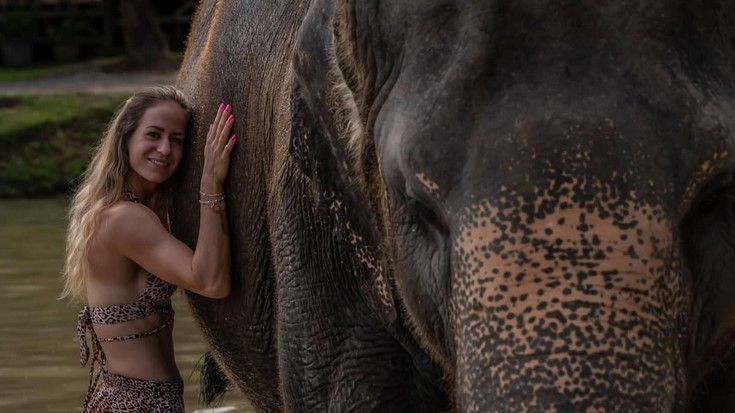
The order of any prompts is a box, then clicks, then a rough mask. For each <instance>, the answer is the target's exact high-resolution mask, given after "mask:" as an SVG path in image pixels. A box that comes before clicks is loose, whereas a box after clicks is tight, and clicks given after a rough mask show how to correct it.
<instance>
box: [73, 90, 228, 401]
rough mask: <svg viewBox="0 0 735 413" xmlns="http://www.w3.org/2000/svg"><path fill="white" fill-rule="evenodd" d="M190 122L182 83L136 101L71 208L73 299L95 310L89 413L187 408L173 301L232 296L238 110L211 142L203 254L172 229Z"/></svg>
mask: <svg viewBox="0 0 735 413" xmlns="http://www.w3.org/2000/svg"><path fill="white" fill-rule="evenodd" d="M189 117H190V112H189V109H188V105H187V102H186V99H185V98H184V95H183V94H182V93H181V92H180V91H178V90H177V89H175V88H174V87H155V88H151V89H149V90H145V91H142V92H139V93H136V94H135V95H133V96H132V97H130V98H129V99H128V100H127V101H126V102H125V103H124V105H123V106H122V107H121V108H120V109H119V110H118V111H117V113H116V114H115V115H114V117H113V120H112V123H111V124H110V126H109V128H108V130H107V132H106V133H105V135H104V137H103V138H102V141H101V142H100V144H99V146H98V147H97V149H96V153H95V155H94V157H93V159H92V162H91V163H90V165H89V168H88V169H87V171H86V173H85V175H84V180H83V181H82V183H81V185H80V187H79V189H78V191H77V193H76V194H75V196H74V199H73V201H72V205H71V210H70V223H69V232H68V237H67V249H66V266H65V271H64V276H65V286H64V293H63V296H73V297H76V298H80V299H82V300H85V301H86V303H87V306H85V307H84V309H83V310H82V311H81V313H80V315H79V324H78V326H77V333H78V336H79V344H80V353H81V355H80V357H81V363H82V365H84V364H86V362H87V360H88V358H89V356H90V351H89V348H88V347H87V343H86V340H85V338H86V332H87V330H90V333H91V346H92V352H91V353H92V354H91V357H92V375H91V377H90V385H89V390H88V392H87V397H86V399H85V401H84V409H85V411H87V412H100V411H104V412H110V411H112V412H118V411H120V412H128V411H135V412H138V411H141V412H154V411H155V412H159V411H160V412H183V411H184V406H183V386H182V381H181V376H180V375H179V371H178V368H177V367H176V362H175V360H174V352H173V342H172V334H171V333H172V329H173V310H172V309H171V301H170V297H171V294H172V293H173V291H174V290H175V289H176V286H180V287H182V288H185V289H187V290H189V291H193V292H195V293H197V294H201V295H203V296H206V297H211V298H223V297H225V296H227V295H228V294H229V291H230V279H229V271H230V265H229V263H230V250H229V239H228V235H227V222H226V216H225V204H224V194H223V192H222V184H223V182H224V180H225V177H226V176H227V171H228V168H229V163H230V155H231V153H232V148H233V146H234V144H235V141H236V140H237V137H236V136H235V135H232V136H230V130H231V128H232V124H233V122H234V116H233V115H232V114H230V105H227V106H225V105H222V104H221V105H220V106H219V108H218V109H217V114H216V116H215V119H214V122H213V123H212V124H211V125H210V127H209V132H208V134H207V142H206V145H205V149H204V167H203V171H202V178H201V185H200V190H201V193H200V195H201V196H200V204H201V205H200V206H201V208H200V221H199V237H198V239H197V247H196V250H195V251H192V250H191V249H189V248H188V247H187V246H186V245H185V244H184V243H182V242H181V241H179V240H177V239H176V238H174V237H173V236H172V235H171V234H170V233H169V229H170V228H169V226H170V224H169V219H168V217H169V202H170V195H171V194H170V181H171V180H170V178H171V176H172V175H174V173H175V172H176V169H177V167H178V166H179V163H180V161H181V158H182V156H183V150H184V146H185V143H186V139H187V126H188V123H189ZM187 207H188V206H187ZM154 274H155V275H154ZM97 361H99V363H100V370H99V372H98V373H97V374H96V375H95V374H94V364H95V362H97ZM93 377H94V379H93Z"/></svg>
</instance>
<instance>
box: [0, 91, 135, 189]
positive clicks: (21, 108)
mask: <svg viewBox="0 0 735 413" xmlns="http://www.w3.org/2000/svg"><path fill="white" fill-rule="evenodd" d="M126 97H127V96H120V95H84V94H58V95H22V96H15V97H3V98H0V119H2V122H0V197H4V198H6V197H17V196H45V195H55V194H60V193H68V192H69V191H70V190H71V188H72V186H73V184H74V182H75V180H76V179H77V178H78V177H79V175H80V174H81V173H82V171H83V170H84V168H85V166H86V165H87V163H88V162H89V158H90V155H91V148H92V146H93V145H94V144H95V143H96V142H97V141H98V140H99V138H100V136H101V135H102V132H103V131H104V129H105V127H106V124H107V122H109V120H110V117H111V116H112V114H113V112H114V111H115V109H116V108H117V107H118V105H119V104H120V103H121V102H122V101H123V100H124V99H125V98H126Z"/></svg>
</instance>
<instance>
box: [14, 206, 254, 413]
mask: <svg viewBox="0 0 735 413" xmlns="http://www.w3.org/2000/svg"><path fill="white" fill-rule="evenodd" d="M66 208H67V199H66V198H52V199H34V200H4V201H0V279H1V280H2V284H0V285H1V286H2V288H0V315H1V316H0V331H1V332H2V339H0V411H32V412H73V411H80V410H81V401H82V399H83V398H84V394H85V392H86V390H87V384H88V380H89V369H88V368H81V367H79V361H78V347H77V343H76V342H75V341H74V329H75V326H76V314H77V311H78V309H79V307H80V306H79V305H74V304H70V303H68V302H65V301H58V300H57V299H56V297H57V296H58V295H59V292H60V291H61V279H60V269H61V265H62V262H63V255H64V235H65V230H66V219H65V214H66ZM173 305H174V309H175V310H176V327H175V330H174V338H175V344H176V360H177V363H178V365H179V369H180V370H181V375H182V377H183V379H184V384H185V400H186V410H187V412H193V411H200V409H201V411H210V410H208V409H207V410H204V407H203V406H201V404H200V403H199V402H198V400H197V392H198V391H199V388H198V380H199V377H198V374H196V373H194V374H193V371H194V366H195V364H196V362H197V361H198V360H199V358H200V357H201V355H202V354H203V353H204V349H205V344H204V342H203V340H202V338H201V334H200V332H199V330H198V329H197V328H196V326H195V324H194V320H193V319H192V318H191V315H190V312H189V309H188V308H187V306H186V303H185V299H184V297H183V295H182V294H181V293H180V292H177V293H176V294H175V295H174V299H173ZM223 407H224V408H221V409H216V411H227V412H246V411H252V409H251V408H250V407H249V405H248V404H247V403H246V402H244V401H242V400H241V398H240V397H239V395H238V394H236V393H235V392H233V393H232V394H230V395H228V397H227V398H226V399H225V401H224V403H223Z"/></svg>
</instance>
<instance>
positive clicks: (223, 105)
mask: <svg viewBox="0 0 735 413" xmlns="http://www.w3.org/2000/svg"><path fill="white" fill-rule="evenodd" d="M223 107H225V104H224V103H220V104H219V108H218V109H217V110H222V108H223Z"/></svg>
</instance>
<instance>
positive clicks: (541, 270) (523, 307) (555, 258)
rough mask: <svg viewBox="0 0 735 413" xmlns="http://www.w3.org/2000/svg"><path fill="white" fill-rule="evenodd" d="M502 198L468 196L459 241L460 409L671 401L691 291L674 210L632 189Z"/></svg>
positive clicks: (629, 407) (680, 379) (653, 406)
mask: <svg viewBox="0 0 735 413" xmlns="http://www.w3.org/2000/svg"><path fill="white" fill-rule="evenodd" d="M503 201H504V199H503V198H499V199H498V202H496V203H491V202H488V201H482V202H480V203H476V204H474V205H473V206H472V208H469V210H468V213H467V214H466V215H465V217H464V219H463V221H462V222H463V225H462V227H461V230H460V231H459V233H458V234H457V237H456V238H455V240H454V244H453V246H454V249H453V255H452V257H453V258H452V259H453V272H454V276H453V284H452V287H451V295H452V324H453V329H454V332H453V333H454V351H455V356H456V366H455V367H456V372H455V377H456V381H457V383H456V384H457V385H456V388H457V389H459V390H458V394H456V395H455V396H456V398H457V404H458V407H459V408H460V410H463V411H464V410H467V411H488V410H489V411H495V410H501V411H506V410H509V411H521V410H524V411H525V410H532V411H552V410H557V411H587V410H588V409H590V408H591V409H594V410H609V409H612V410H616V411H617V410H622V411H670V410H675V409H676V408H677V407H676V406H677V405H680V404H681V403H682V401H681V394H682V388H683V386H684V385H683V383H684V381H685V380H684V376H685V371H684V367H683V365H684V364H683V357H682V354H683V351H684V350H683V342H684V340H683V339H682V337H684V336H685V330H684V328H685V327H684V323H683V322H682V320H685V319H686V314H685V311H687V310H686V309H687V300H686V298H685V294H684V291H685V289H684V287H683V285H682V283H683V281H682V277H681V274H680V273H679V271H678V269H677V268H676V265H675V264H672V263H675V262H676V260H675V259H674V258H675V254H676V252H675V251H676V250H675V248H674V245H675V243H674V242H673V241H672V235H671V234H672V229H671V225H670V220H668V219H666V218H664V214H662V213H661V211H660V209H658V208H655V207H652V206H650V205H646V204H644V203H642V202H638V201H635V199H630V200H628V201H626V202H622V201H621V202H618V203H617V204H616V207H615V208H610V207H608V208H604V209H603V208H602V207H600V206H599V205H598V206H597V207H594V206H589V205H588V206H586V207H582V208H581V207H580V206H579V205H574V203H573V202H572V201H571V200H570V202H568V203H567V202H564V200H563V199H562V200H561V201H560V205H559V204H558V205H557V206H556V207H553V208H547V209H546V210H545V211H544V212H541V213H539V209H538V205H539V204H542V203H543V202H544V201H543V200H537V203H536V204H535V208H536V209H534V205H532V206H531V207H530V209H529V208H525V207H524V208H515V207H514V208H511V207H506V208H504V207H502V205H509V203H507V202H503ZM498 205H501V206H498ZM524 211H525V212H524Z"/></svg>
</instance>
